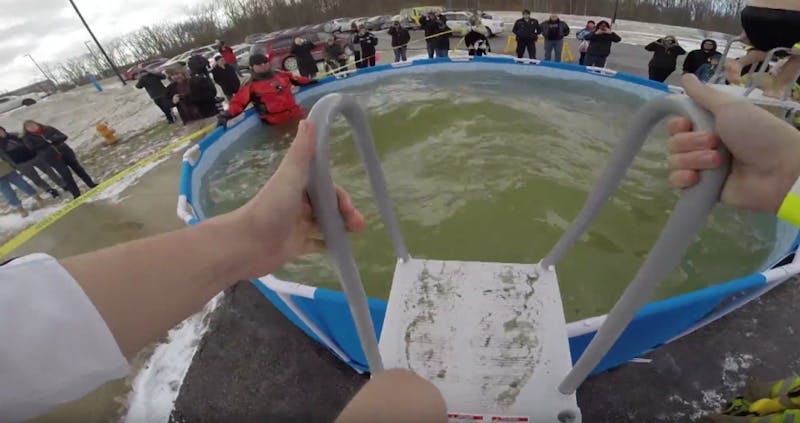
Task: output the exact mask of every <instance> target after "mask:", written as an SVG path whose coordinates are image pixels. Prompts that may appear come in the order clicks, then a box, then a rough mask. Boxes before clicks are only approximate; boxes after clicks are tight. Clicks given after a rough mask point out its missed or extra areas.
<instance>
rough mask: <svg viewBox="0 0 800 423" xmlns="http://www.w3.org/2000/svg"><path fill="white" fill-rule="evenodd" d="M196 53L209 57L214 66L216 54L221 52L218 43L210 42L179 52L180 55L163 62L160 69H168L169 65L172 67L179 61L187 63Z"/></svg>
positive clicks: (210, 63) (209, 61)
mask: <svg viewBox="0 0 800 423" xmlns="http://www.w3.org/2000/svg"><path fill="white" fill-rule="evenodd" d="M195 54H199V55H201V56H203V57H205V58H206V59H208V63H209V65H211V66H213V65H214V56H216V55H217V54H219V52H218V51H217V45H216V44H209V45H206V46H202V47H198V48H194V49H191V50H189V51H185V52H183V53H181V54H179V55H177V56H175V57H173V58H171V59H169V60H167V61H166V62H165V63H164V64H162V65H161V66H160V67H159V69H160V70H163V69H166V68H168V67H170V66H172V65H175V64H178V63H181V64H184V65H185V64H186V62H187V61H188V60H189V58H190V57H192V56H194V55H195Z"/></svg>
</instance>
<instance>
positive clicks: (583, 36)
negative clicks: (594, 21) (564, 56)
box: [575, 28, 593, 41]
mask: <svg viewBox="0 0 800 423" xmlns="http://www.w3.org/2000/svg"><path fill="white" fill-rule="evenodd" d="M592 32H593V31H592V30H591V29H589V28H583V29H582V30H580V31H578V33H577V34H575V37H576V38H577V39H579V40H581V41H583V40H585V39H586V36H587V35H589V34H591V33H592Z"/></svg>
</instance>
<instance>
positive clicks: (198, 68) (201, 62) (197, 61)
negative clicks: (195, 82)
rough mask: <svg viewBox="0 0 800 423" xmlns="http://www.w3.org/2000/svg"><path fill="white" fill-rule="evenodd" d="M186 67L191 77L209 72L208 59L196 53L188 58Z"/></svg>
mask: <svg viewBox="0 0 800 423" xmlns="http://www.w3.org/2000/svg"><path fill="white" fill-rule="evenodd" d="M186 66H188V67H189V73H190V74H191V75H195V74H208V72H209V70H210V65H209V64H208V59H206V58H205V57H203V56H202V55H201V54H200V53H197V52H193V53H192V56H191V57H189V60H188V61H187V62H186Z"/></svg>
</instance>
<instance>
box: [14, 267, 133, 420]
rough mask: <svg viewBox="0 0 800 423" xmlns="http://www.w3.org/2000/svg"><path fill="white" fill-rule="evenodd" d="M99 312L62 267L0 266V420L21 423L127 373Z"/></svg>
mask: <svg viewBox="0 0 800 423" xmlns="http://www.w3.org/2000/svg"><path fill="white" fill-rule="evenodd" d="M128 370H129V368H128V362H127V360H126V359H125V357H124V356H123V355H122V352H121V351H120V349H119V346H117V342H116V340H115V339H114V336H113V335H112V334H111V331H110V330H109V329H108V326H107V325H106V323H105V321H103V318H102V317H101V316H100V313H99V312H98V311H97V309H96V308H95V307H94V304H92V302H91V300H90V299H89V298H88V297H87V296H86V294H85V293H84V292H83V289H82V288H81V287H80V285H78V283H77V282H76V281H75V279H74V278H73V277H72V275H70V274H69V273H68V272H67V270H66V269H64V268H63V267H62V266H61V265H60V264H59V263H58V261H56V260H55V259H54V258H52V257H50V256H48V255H45V254H33V255H30V256H26V257H22V258H19V259H16V260H14V261H12V262H10V263H8V264H6V265H4V266H0V420H2V421H4V422H6V421H11V422H15V421H21V420H27V419H29V418H31V417H34V416H37V415H39V414H42V413H44V412H46V411H47V410H49V409H50V408H51V407H53V406H55V405H58V404H61V403H64V402H68V401H72V400H75V399H78V398H81V397H83V396H84V395H86V394H88V393H89V392H91V391H92V390H94V389H95V388H96V387H98V386H99V385H101V384H103V383H105V382H107V381H109V380H113V379H117V378H120V377H123V376H125V375H126V374H127V373H128Z"/></svg>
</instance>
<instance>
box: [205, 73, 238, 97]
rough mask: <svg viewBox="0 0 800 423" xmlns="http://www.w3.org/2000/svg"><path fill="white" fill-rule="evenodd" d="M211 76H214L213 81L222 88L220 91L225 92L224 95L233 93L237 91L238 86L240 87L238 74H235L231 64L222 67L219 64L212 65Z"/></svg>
mask: <svg viewBox="0 0 800 423" xmlns="http://www.w3.org/2000/svg"><path fill="white" fill-rule="evenodd" d="M211 76H213V77H214V82H216V83H217V85H219V87H220V88H222V92H223V93H225V95H229V96H230V95H234V94H236V92H237V91H239V87H241V82H239V75H237V74H236V69H234V68H233V66H225V68H224V69H223V68H221V67H219V66H214V67H213V68H211Z"/></svg>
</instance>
